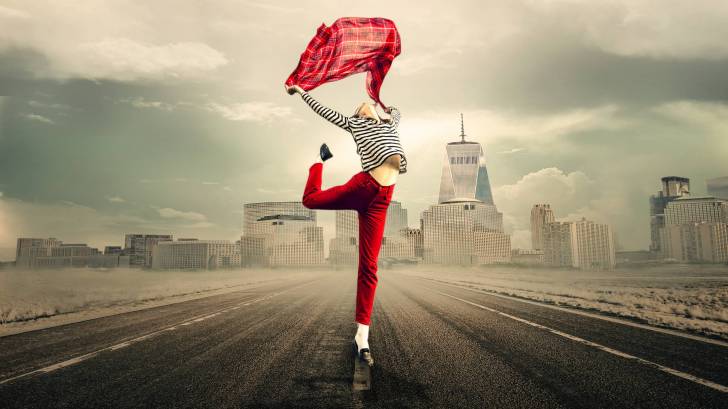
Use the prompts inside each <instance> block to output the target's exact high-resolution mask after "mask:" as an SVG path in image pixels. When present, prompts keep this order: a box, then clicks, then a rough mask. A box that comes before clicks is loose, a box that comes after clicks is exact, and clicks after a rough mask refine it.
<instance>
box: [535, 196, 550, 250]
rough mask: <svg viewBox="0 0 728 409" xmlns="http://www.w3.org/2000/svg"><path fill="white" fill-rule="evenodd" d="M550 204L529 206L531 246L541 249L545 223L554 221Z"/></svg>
mask: <svg viewBox="0 0 728 409" xmlns="http://www.w3.org/2000/svg"><path fill="white" fill-rule="evenodd" d="M555 220H556V219H555V218H554V211H553V210H551V205H548V204H535V205H533V208H531V248H533V249H534V250H543V231H544V226H546V223H551V222H553V221H555Z"/></svg>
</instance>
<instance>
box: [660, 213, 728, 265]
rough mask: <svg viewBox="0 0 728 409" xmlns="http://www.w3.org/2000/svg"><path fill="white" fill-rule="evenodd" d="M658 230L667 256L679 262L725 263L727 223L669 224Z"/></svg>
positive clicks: (726, 254)
mask: <svg viewBox="0 0 728 409" xmlns="http://www.w3.org/2000/svg"><path fill="white" fill-rule="evenodd" d="M661 233H662V237H661V238H662V245H663V246H664V249H665V258H667V259H671V260H675V261H679V262H702V263H726V262H728V223H722V222H695V223H682V224H670V225H666V226H665V227H664V228H663V229H662V231H661Z"/></svg>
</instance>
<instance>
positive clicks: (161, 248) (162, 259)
mask: <svg viewBox="0 0 728 409" xmlns="http://www.w3.org/2000/svg"><path fill="white" fill-rule="evenodd" d="M152 253H153V256H152V268H154V269H172V270H210V269H217V268H237V267H240V245H239V244H235V243H232V242H230V241H228V240H194V239H188V240H178V241H160V242H159V243H157V244H156V245H155V246H154V248H153V250H152Z"/></svg>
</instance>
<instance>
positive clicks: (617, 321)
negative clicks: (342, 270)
mask: <svg viewBox="0 0 728 409" xmlns="http://www.w3.org/2000/svg"><path fill="white" fill-rule="evenodd" d="M418 278H420V279H421V280H428V281H432V282H435V283H437V284H441V285H446V286H450V287H455V288H458V289H461V290H465V291H470V292H473V293H476V294H481V295H488V296H491V297H498V298H503V299H506V300H511V301H518V302H521V303H524V304H531V305H536V306H538V307H543V308H550V309H553V310H558V311H563V312H568V313H569V314H575V315H581V316H584V317H589V318H595V319H598V320H602V321H608V322H613V323H615V324H621V325H626V326H628V327H634V328H641V329H646V330H649V331H653V332H659V333H662V334H668V335H673V336H676V337H680V338H686V339H691V340H693V341H700V342H704V343H706V344H713V345H718V346H722V347H728V342H725V341H721V340H719V339H712V338H707V337H702V336H700V335H694V334H688V333H685V332H681V331H678V330H672V329H668V328H661V327H656V326H653V325H648V324H640V323H639V322H634V321H628V320H626V319H620V318H615V317H609V316H606V315H602V314H595V313H591V312H587V311H580V310H577V309H574V308H565V307H560V306H558V305H552V304H548V303H544V302H540V301H536V300H527V299H523V298H520V297H513V296H510V295H505V294H499V293H497V292H494V291H492V290H487V289H474V288H468V287H464V286H462V285H458V284H454V283H448V282H444V281H440V280H435V279H431V278H424V277H418Z"/></svg>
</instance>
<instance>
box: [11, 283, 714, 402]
mask: <svg viewBox="0 0 728 409" xmlns="http://www.w3.org/2000/svg"><path fill="white" fill-rule="evenodd" d="M380 276H381V278H380V286H379V289H378V293H377V299H376V302H375V306H374V317H373V322H372V327H371V334H370V344H371V348H372V353H373V356H374V359H375V361H376V366H375V367H374V368H373V370H372V371H371V372H372V380H371V386H372V388H371V389H370V390H368V391H358V390H354V389H353V388H352V376H353V369H354V361H353V357H352V351H351V339H352V337H353V333H354V329H355V326H354V324H353V311H354V305H353V304H354V290H355V286H354V285H355V281H354V280H355V277H354V274H353V272H345V271H338V272H333V273H330V274H324V275H317V276H314V275H312V276H311V277H309V278H305V279H304V278H302V279H300V280H296V281H293V280H292V281H288V282H277V283H268V284H265V285H261V286H259V287H257V288H250V289H246V290H243V291H239V292H234V293H229V294H225V295H219V296H213V297H208V298H204V299H198V300H194V301H188V302H183V303H179V304H173V305H167V306H163V307H157V308H152V309H148V310H143V311H136V312H131V313H127V314H120V315H116V316H111V317H106V318H100V319H95V320H91V321H86V322H81V323H76V324H69V325H65V326H60V327H55V328H50V329H46V330H41V331H34V332H29V333H24V334H18V335H12V336H7V337H3V338H0V382H1V383H0V407H3V408H34V407H41V408H47V407H67V408H84V407H93V408H100V407H124V408H126V407H155V408H184V407H214V408H220V407H271V408H278V407H316V408H321V407H335V408H341V407H381V408H396V407H487V408H507V407H513V408H552V407H553V408H556V407H572V408H585V407H595V408H597V407H599V408H601V407H612V408H632V407H645V408H648V407H649V408H721V407H728V393H727V391H728V388H726V386H728V353H727V352H728V347H727V346H726V345H725V344H722V345H721V344H720V343H710V342H703V341H700V340H695V339H690V338H685V337H681V336H675V335H672V334H666V333H661V332H656V331H651V330H648V329H644V328H635V327H632V326H628V325H623V324H619V323H614V322H610V321H606V320H601V319H596V318H593V317H586V316H581V315H578V314H573V313H570V312H568V311H561V310H556V309H553V308H548V307H546V306H540V305H534V304H531V303H524V302H520V301H517V300H511V299H506V298H502V297H495V296H492V295H488V294H483V293H479V292H475V291H472V290H468V289H465V288H460V287H456V286H452V285H448V284H446V283H439V282H434V281H432V280H426V279H421V278H416V277H410V276H407V275H403V274H400V273H397V272H396V271H394V270H383V271H380Z"/></svg>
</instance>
